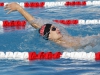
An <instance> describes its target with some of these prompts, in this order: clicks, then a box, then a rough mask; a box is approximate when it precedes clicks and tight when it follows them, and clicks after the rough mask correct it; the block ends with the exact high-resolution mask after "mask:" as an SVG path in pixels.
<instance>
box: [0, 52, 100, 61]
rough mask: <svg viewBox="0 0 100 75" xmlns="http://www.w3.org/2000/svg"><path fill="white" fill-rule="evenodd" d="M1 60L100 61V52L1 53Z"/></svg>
mask: <svg viewBox="0 0 100 75" xmlns="http://www.w3.org/2000/svg"><path fill="white" fill-rule="evenodd" d="M0 59H13V60H29V61H32V60H56V59H75V60H87V61H100V52H96V53H94V52H89V53H86V52H63V53H61V52H55V53H53V52H39V53H36V52H0Z"/></svg>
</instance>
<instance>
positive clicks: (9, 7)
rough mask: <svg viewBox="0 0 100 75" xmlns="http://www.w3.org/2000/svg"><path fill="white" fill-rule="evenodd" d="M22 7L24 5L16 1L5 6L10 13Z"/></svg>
mask: <svg viewBox="0 0 100 75" xmlns="http://www.w3.org/2000/svg"><path fill="white" fill-rule="evenodd" d="M20 8H22V7H21V6H20V5H19V4H17V3H15V2H12V3H9V4H6V5H5V7H4V9H5V10H8V12H7V14H9V13H11V12H13V11H18V10H19V9H20Z"/></svg>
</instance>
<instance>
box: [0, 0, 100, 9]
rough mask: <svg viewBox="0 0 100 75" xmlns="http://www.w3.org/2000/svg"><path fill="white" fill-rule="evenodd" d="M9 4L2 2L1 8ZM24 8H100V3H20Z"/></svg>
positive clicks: (0, 3)
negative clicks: (91, 6)
mask: <svg viewBox="0 0 100 75" xmlns="http://www.w3.org/2000/svg"><path fill="white" fill-rule="evenodd" d="M6 4H8V3H4V2H0V7H3V6H5V5H6ZM18 4H20V5H21V6H22V7H26V8H28V7H30V8H39V7H40V8H43V7H55V6H67V7H69V6H90V5H93V6H100V1H66V2H64V1H61V2H20V3H18Z"/></svg>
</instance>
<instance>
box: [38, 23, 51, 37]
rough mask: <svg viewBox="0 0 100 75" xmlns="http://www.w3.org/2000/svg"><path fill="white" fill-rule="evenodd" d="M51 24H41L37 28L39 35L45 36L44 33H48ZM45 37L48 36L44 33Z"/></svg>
mask: <svg viewBox="0 0 100 75" xmlns="http://www.w3.org/2000/svg"><path fill="white" fill-rule="evenodd" d="M51 26H52V24H45V25H43V26H42V27H41V28H40V29H39V33H40V35H41V36H45V35H46V34H49V31H50V28H51ZM46 37H47V38H48V35H46Z"/></svg>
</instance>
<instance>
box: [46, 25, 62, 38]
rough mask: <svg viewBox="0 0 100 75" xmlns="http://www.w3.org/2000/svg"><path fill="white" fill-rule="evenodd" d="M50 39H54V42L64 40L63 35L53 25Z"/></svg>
mask: <svg viewBox="0 0 100 75" xmlns="http://www.w3.org/2000/svg"><path fill="white" fill-rule="evenodd" d="M48 38H49V39H52V40H58V39H60V38H62V34H61V32H60V30H59V29H58V28H57V27H55V26H53V25H52V26H51V28H50V34H49V37H48Z"/></svg>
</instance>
